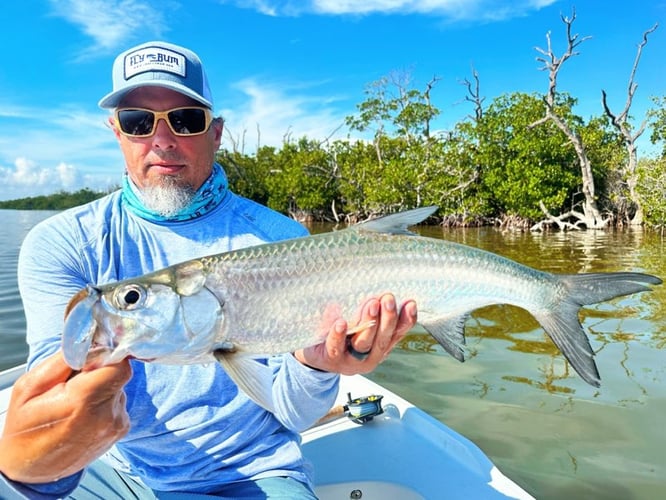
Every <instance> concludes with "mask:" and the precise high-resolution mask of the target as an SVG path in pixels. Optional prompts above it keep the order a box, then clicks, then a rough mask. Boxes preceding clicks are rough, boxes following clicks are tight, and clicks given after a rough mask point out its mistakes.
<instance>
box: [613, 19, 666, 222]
mask: <svg viewBox="0 0 666 500" xmlns="http://www.w3.org/2000/svg"><path fill="white" fill-rule="evenodd" d="M657 26H658V24H655V25H654V26H652V28H650V29H649V30H647V31H645V32H644V33H643V41H642V42H641V43H640V44H639V45H638V50H637V52H636V59H635V60H634V66H633V68H632V69H631V75H630V76H629V85H628V86H627V100H626V102H625V105H624V109H623V110H622V112H621V113H620V114H619V115H616V114H614V113H613V112H612V111H611V110H610V107H609V106H608V100H607V98H606V91H605V90H602V91H601V102H602V104H603V106H604V111H605V112H606V116H608V117H609V118H610V119H611V122H612V123H613V126H614V127H615V128H616V130H617V131H618V132H619V133H620V136H621V137H622V142H623V144H624V146H625V147H626V148H627V152H628V154H629V159H628V161H627V165H626V167H625V169H624V172H623V177H624V179H626V183H627V189H628V190H629V200H630V201H631V203H633V205H634V207H636V212H635V213H634V216H633V217H632V219H631V221H630V222H629V223H630V225H632V226H640V225H641V224H643V207H642V205H641V202H640V199H639V197H638V194H637V193H636V185H637V184H638V175H637V173H636V169H637V167H638V148H637V146H636V140H637V139H638V138H639V137H640V136H641V135H642V134H643V132H645V126H646V125H647V118H646V119H644V120H643V122H642V123H641V125H640V126H639V127H638V129H637V130H636V132H634V133H633V134H632V130H631V129H632V127H631V124H630V123H629V122H628V117H629V109H630V108H631V103H632V101H633V99H634V94H635V93H636V89H637V88H638V84H637V83H636V82H635V81H634V78H635V77H636V70H637V69H638V62H639V61H640V59H641V54H642V52H643V47H645V46H646V45H647V42H648V35H649V34H651V33H652V32H654V31H655V30H656V29H657Z"/></svg>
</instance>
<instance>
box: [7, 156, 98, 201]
mask: <svg viewBox="0 0 666 500" xmlns="http://www.w3.org/2000/svg"><path fill="white" fill-rule="evenodd" d="M0 177H2V179H3V184H2V186H0V199H2V200H8V199H17V198H25V197H32V196H39V195H48V194H53V193H56V192H59V191H78V190H79V189H81V188H83V187H89V188H90V189H93V190H99V189H105V188H106V187H108V185H109V184H108V183H104V181H103V180H101V179H94V178H93V177H92V176H90V175H86V174H84V173H83V172H81V171H80V170H79V169H77V168H76V167H75V166H74V165H69V164H66V163H59V164H58V165H56V166H55V168H50V167H45V166H43V165H40V164H38V163H37V162H35V161H33V160H30V159H28V158H23V157H21V158H17V159H16V160H15V162H14V165H13V166H10V167H3V166H0ZM107 180H108V179H107ZM100 181H101V182H100Z"/></svg>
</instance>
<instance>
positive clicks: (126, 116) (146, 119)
mask: <svg viewBox="0 0 666 500" xmlns="http://www.w3.org/2000/svg"><path fill="white" fill-rule="evenodd" d="M118 122H119V123H120V129H121V130H122V131H123V132H125V133H126V134H130V135H149V134H150V133H151V132H152V131H153V124H154V123H155V115H153V114H152V113H150V112H149V111H143V110H141V109H123V110H121V111H119V112H118Z"/></svg>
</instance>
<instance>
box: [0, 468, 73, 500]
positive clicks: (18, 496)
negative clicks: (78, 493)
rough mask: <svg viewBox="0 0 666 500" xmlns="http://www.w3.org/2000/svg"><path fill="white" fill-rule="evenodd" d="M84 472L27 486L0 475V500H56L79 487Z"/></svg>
mask: <svg viewBox="0 0 666 500" xmlns="http://www.w3.org/2000/svg"><path fill="white" fill-rule="evenodd" d="M82 475H83V471H81V472H78V473H76V474H74V475H72V476H68V477H64V478H62V479H59V480H58V481H54V482H52V483H43V484H26V483H19V482H16V481H12V480H11V479H8V478H7V477H5V475H4V474H0V498H2V499H4V500H55V499H56V498H64V497H66V496H68V495H69V494H70V493H72V492H73V491H74V490H75V489H76V487H77V486H78V485H79V481H80V480H81V476H82Z"/></svg>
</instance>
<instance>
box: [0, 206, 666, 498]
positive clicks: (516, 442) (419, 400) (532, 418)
mask: <svg viewBox="0 0 666 500" xmlns="http://www.w3.org/2000/svg"><path fill="white" fill-rule="evenodd" d="M52 213H53V212H38V211H11V210H0V223H1V224H2V226H3V232H2V233H0V283H1V284H2V285H3V286H2V287H0V313H1V314H2V322H1V324H0V325H1V326H0V342H1V343H2V349H1V350H0V369H2V368H7V367H9V366H14V365H16V364H19V363H21V362H23V361H24V360H25V356H26V353H27V349H26V347H25V343H24V329H25V319H24V317H23V312H22V309H21V303H20V300H19V297H18V289H17V286H16V262H17V255H18V249H19V246H20V242H21V241H22V240H23V238H24V237H25V234H26V232H27V231H28V230H29V229H30V228H31V227H32V226H33V225H34V224H36V223H37V222H39V221H40V220H43V219H44V218H46V217H48V216H50V215H52ZM321 229H322V228H319V227H317V228H314V230H316V231H319V230H321ZM325 229H328V228H325ZM419 232H421V233H422V234H424V235H427V236H432V237H438V238H444V239H448V240H453V241H458V242H460V243H465V244H468V245H471V246H476V247H480V248H485V249H487V250H491V251H493V252H496V253H499V254H502V255H504V256H507V257H510V258H512V259H514V260H517V261H519V262H522V263H524V264H527V265H530V266H533V267H536V268H539V269H543V270H546V271H552V272H562V273H577V272H598V271H619V270H630V271H646V272H650V273H653V274H657V275H659V276H662V277H663V276H666V263H665V257H666V255H664V254H665V252H666V241H664V240H663V239H662V238H661V237H660V236H659V235H658V234H653V233H649V232H643V231H629V230H626V231H619V232H614V231H608V232H598V233H597V232H581V233H568V234H559V233H558V234H552V235H541V234H523V233H511V232H499V231H496V230H494V229H489V228H485V229H466V230H454V231H448V230H444V231H442V230H441V229H440V228H423V229H420V230H419ZM665 309H666V287H663V286H662V287H658V288H657V289H656V290H655V291H654V292H652V293H644V294H640V295H634V296H631V297H624V298H620V299H615V300H613V301H611V302H607V303H604V304H601V305H596V306H592V307H587V308H585V309H584V310H583V311H582V313H581V321H582V322H583V326H584V327H585V329H586V330H587V331H588V332H589V334H590V341H591V343H592V346H593V348H594V349H595V351H596V352H597V356H596V360H597V364H598V366H599V371H600V372H601V377H602V387H601V388H599V389H597V388H594V387H590V386H588V385H587V384H585V383H584V382H583V381H582V380H581V379H580V378H579V377H578V376H577V375H576V374H575V373H574V372H573V371H572V370H571V369H570V368H569V367H568V365H567V364H566V363H565V362H564V360H563V358H562V356H561V355H560V354H559V353H558V351H557V349H556V348H555V347H554V346H553V344H552V343H551V342H550V340H549V339H548V338H547V337H546V335H545V334H544V333H543V330H541V329H540V328H539V326H538V325H537V324H536V322H535V320H534V319H533V318H532V317H531V316H530V315H529V314H528V313H526V312H524V311H522V310H520V309H517V308H513V307H510V306H493V307H489V308H485V309H483V310H480V311H478V312H476V313H475V314H474V315H473V317H472V318H471V319H470V320H469V322H468V324H467V330H466V331H467V340H468V344H469V350H470V353H471V357H470V359H468V361H467V362H465V363H458V362H457V361H456V360H454V359H453V358H451V357H450V356H449V355H448V354H446V353H445V352H444V351H443V350H442V349H441V348H440V347H439V345H437V344H436V343H435V342H434V341H433V340H432V339H431V338H430V337H429V336H428V335H427V334H424V333H422V332H419V331H415V332H413V333H412V334H410V335H409V336H408V337H407V338H406V339H405V341H404V342H403V343H402V344H401V346H400V348H399V349H396V350H395V351H394V353H393V354H392V355H391V356H390V358H389V359H388V360H387V361H386V362H384V363H383V364H382V365H380V367H379V368H378V369H377V371H376V372H375V373H374V374H372V375H371V378H373V379H374V380H376V381H378V382H379V383H381V384H383V385H385V386H387V387H388V388H389V389H391V390H393V391H395V392H397V393H399V394H401V395H402V396H403V397H405V398H406V399H408V400H410V401H411V402H412V403H414V404H417V405H419V406H420V407H422V408H423V409H425V410H426V411H427V412H429V413H430V414H431V415H433V416H434V417H436V418H438V419H440V420H441V421H443V422H445V423H446V424H447V425H449V426H450V427H452V428H454V429H456V430H457V431H459V432H461V433H462V434H464V435H465V436H467V437H468V438H470V439H471V440H472V441H474V442H475V443H476V444H477V445H478V446H480V447H481V448H482V449H483V450H484V451H485V452H486V453H487V454H488V455H489V456H490V458H491V459H492V460H493V461H494V462H495V463H496V464H497V465H498V466H499V467H500V469H501V470H502V471H503V472H504V473H505V474H507V475H508V476H510V477H511V478H513V479H514V480H515V481H516V482H518V483H519V484H520V485H521V486H523V487H524V488H525V489H526V490H528V491H529V492H531V493H532V494H533V495H535V496H536V497H537V498H540V499H541V498H543V499H560V498H576V499H577V498H608V499H615V498H617V499H652V498H663V497H664V495H666V430H665V429H664V427H663V426H662V425H663V424H662V422H663V416H664V415H666V359H665V354H666V351H665V349H664V347H665V346H666V315H665V314H664V313H665V312H666V311H665ZM359 396H360V395H359ZM423 466H424V467H428V464H423ZM442 473H445V472H444V471H442ZM450 480H451V481H455V480H456V478H454V477H452V478H450ZM444 494H445V493H444Z"/></svg>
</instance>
